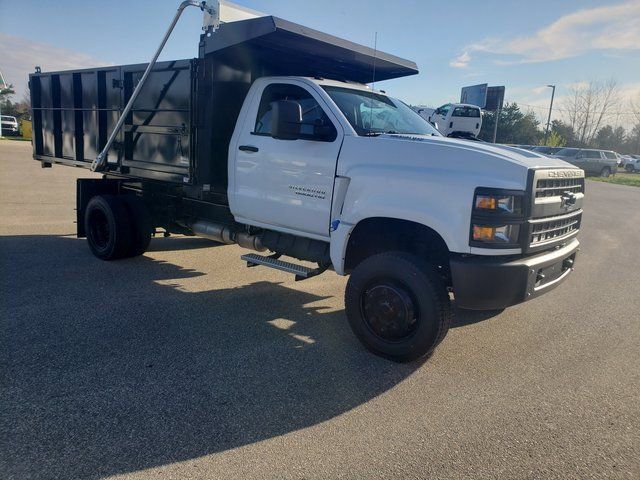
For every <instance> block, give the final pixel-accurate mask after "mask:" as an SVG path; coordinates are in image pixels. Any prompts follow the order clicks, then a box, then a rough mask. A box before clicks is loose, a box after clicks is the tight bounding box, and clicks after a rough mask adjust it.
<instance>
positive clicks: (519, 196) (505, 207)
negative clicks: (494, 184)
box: [469, 188, 525, 248]
mask: <svg viewBox="0 0 640 480" xmlns="http://www.w3.org/2000/svg"><path fill="white" fill-rule="evenodd" d="M524 198H525V192H523V191H520V190H502V189H496V188H477V189H476V191H475V195H474V197H473V205H472V208H473V211H472V214H471V231H470V235H469V243H470V245H471V246H473V247H480V248H518V247H519V246H520V242H519V241H520V231H521V228H520V227H521V225H522V223H523V222H524V205H525V201H524Z"/></svg>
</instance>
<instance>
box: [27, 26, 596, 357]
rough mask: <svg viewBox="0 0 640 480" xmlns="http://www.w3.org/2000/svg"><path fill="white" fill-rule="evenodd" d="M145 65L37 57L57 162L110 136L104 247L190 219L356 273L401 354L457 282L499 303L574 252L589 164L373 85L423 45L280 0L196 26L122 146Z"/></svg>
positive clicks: (353, 307) (468, 303)
mask: <svg viewBox="0 0 640 480" xmlns="http://www.w3.org/2000/svg"><path fill="white" fill-rule="evenodd" d="M310 52H312V53H313V55H314V59H315V61H314V62H310V61H309V55H310ZM145 69H146V65H125V66H109V67H100V68H96V69H85V70H81V71H72V72H48V73H46V72H37V73H35V74H33V75H31V77H30V91H31V96H32V105H33V118H34V132H33V135H34V139H33V140H34V141H33V147H34V158H35V159H36V160H38V161H40V162H41V163H42V165H43V167H51V166H52V165H54V164H62V165H71V166H74V167H84V168H89V167H90V166H91V165H92V163H93V161H94V160H95V159H96V155H97V153H98V152H99V151H100V149H105V150H107V149H108V150H109V154H108V156H107V157H106V162H105V163H104V165H102V166H101V171H102V173H103V178H101V179H83V180H80V181H79V182H78V186H77V189H78V191H77V205H76V210H77V224H78V230H77V235H78V237H86V238H87V240H88V245H89V248H90V249H91V251H92V252H93V253H94V255H95V256H96V257H98V258H100V259H102V260H108V261H112V260H117V259H120V258H126V257H135V256H138V255H142V254H143V253H144V252H145V250H146V249H147V247H148V245H149V242H150V240H151V237H152V236H153V235H155V234H157V233H161V234H164V235H171V234H182V235H198V236H202V237H206V238H210V239H213V240H215V241H217V242H221V243H225V244H237V245H239V246H241V247H243V248H246V249H249V250H253V251H255V252H258V253H247V254H244V255H242V257H241V258H242V259H243V260H244V261H246V263H247V266H256V265H261V266H266V267H270V268H276V269H278V270H282V271H285V272H288V273H292V274H294V275H295V278H296V280H304V279H307V278H311V277H313V276H317V275H320V274H323V272H325V271H327V270H333V271H334V272H335V273H337V274H338V275H348V276H349V279H348V281H347V284H346V290H345V312H346V317H347V320H348V322H349V325H350V326H351V328H352V330H353V332H354V333H355V335H356V336H357V337H358V338H359V339H360V340H361V342H362V343H363V344H364V345H365V347H366V348H368V349H370V350H371V351H373V352H374V353H376V354H378V355H382V356H385V357H387V358H390V359H392V360H394V361H410V360H414V359H416V358H420V357H424V356H428V355H429V354H431V352H433V350H434V349H435V348H436V347H437V345H438V344H439V343H440V342H441V341H442V340H443V338H444V337H445V335H446V333H447V331H448V328H449V325H450V322H451V315H452V313H451V312H452V308H453V303H454V302H455V304H456V305H457V306H458V307H459V308H468V309H476V310H495V309H501V308H505V307H508V306H510V305H514V304H516V303H520V302H524V301H527V300H530V299H533V298H535V297H537V296H539V295H542V294H544V293H546V292H548V291H550V290H551V289H553V288H555V287H557V286H558V285H560V284H561V283H562V282H563V281H565V280H566V279H567V278H568V276H569V275H570V274H571V272H572V271H573V268H574V261H575V258H576V255H577V251H578V246H579V243H578V240H577V239H576V236H577V234H578V232H579V228H580V222H581V217H582V202H583V198H584V172H583V171H582V170H581V169H579V168H576V167H574V166H572V165H570V164H568V163H566V162H564V161H562V160H559V159H555V158H549V157H546V156H543V155H539V154H536V153H533V152H528V151H523V150H520V149H517V148H511V147H502V146H496V145H491V144H485V143H480V142H465V141H463V140H457V139H454V138H447V137H446V136H444V135H443V134H442V133H441V132H438V130H436V129H435V128H433V127H432V126H431V125H430V124H429V123H428V122H425V121H424V119H423V118H421V117H420V116H419V115H418V114H417V113H416V112H415V111H413V110H412V109H411V108H410V107H408V106H407V105H406V104H405V103H404V102H402V101H400V100H398V99H396V98H394V97H392V96H390V95H387V94H386V93H384V92H382V91H375V90H373V89H372V88H370V87H369V86H368V85H367V82H369V81H370V80H371V78H372V76H371V74H372V72H373V71H375V75H376V78H377V81H384V80H390V79H394V78H399V77H402V76H406V75H412V74H415V73H417V72H418V70H417V67H416V65H415V64H414V63H413V62H411V61H408V60H403V59H400V58H398V57H395V56H393V55H389V54H385V53H383V52H379V51H376V50H373V49H370V48H367V47H364V46H361V45H356V44H353V43H351V42H348V41H346V40H343V39H339V38H336V37H332V36H330V35H327V34H324V33H322V32H317V31H315V30H312V29H309V28H306V27H302V26H300V25H296V24H293V23H291V22H287V21H285V20H282V19H278V18H276V17H261V18H255V19H250V20H243V21H238V22H232V23H227V24H224V25H221V26H220V29H219V30H218V31H217V32H215V33H214V34H212V35H203V36H202V37H201V42H200V55H199V58H198V59H193V60H182V61H175V62H163V63H160V64H157V65H156V66H155V67H154V68H153V69H152V71H150V73H149V77H148V81H147V84H146V85H144V86H143V87H141V94H140V96H139V97H138V98H137V99H135V98H134V102H133V107H132V109H131V114H130V115H127V116H126V118H125V120H124V127H123V129H122V131H121V132H118V142H117V143H114V144H113V145H112V148H111V149H109V146H108V144H107V141H106V133H107V132H108V131H109V129H110V128H112V126H113V124H114V118H115V117H117V114H118V112H120V111H122V110H123V103H124V102H128V101H129V99H130V98H132V92H133V86H134V85H135V84H136V82H139V81H140V78H144V74H143V73H142V72H143V71H145ZM65 102H66V103H65ZM451 107H452V108H450V109H449V110H450V112H449V113H448V114H447V115H449V114H450V113H453V110H454V109H455V108H458V107H453V106H451ZM467 107H468V106H464V105H463V106H461V107H460V108H467ZM63 111H64V112H67V111H68V112H70V114H65V115H66V116H65V117H64V119H65V121H64V122H63V121H62V114H61V112H63ZM107 112H110V113H109V115H107ZM447 118H452V117H451V116H450V115H449V116H447ZM461 118H467V119H469V118H475V121H477V122H479V121H480V117H479V116H478V117H472V116H471V115H469V116H467V117H462V116H461ZM459 128H461V127H459ZM477 128H478V129H479V128H480V125H479V124H478V127H477ZM260 252H267V253H266V254H259V253H260ZM300 261H303V262H311V263H312V264H315V266H314V267H309V266H307V265H306V264H304V263H300Z"/></svg>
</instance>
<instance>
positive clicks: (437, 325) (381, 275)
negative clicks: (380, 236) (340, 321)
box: [345, 252, 451, 362]
mask: <svg viewBox="0 0 640 480" xmlns="http://www.w3.org/2000/svg"><path fill="white" fill-rule="evenodd" d="M345 306H346V313H347V318H348V320H349V325H350V326H351V329H352V330H353V332H354V334H355V335H356V336H357V337H358V339H359V340H360V341H361V342H362V343H363V344H364V346H365V347H367V348H368V349H369V350H371V351H372V352H374V353H376V354H378V355H381V356H383V357H386V358H389V359H391V360H394V361H398V362H408V361H411V360H415V359H418V358H420V357H424V356H428V355H430V354H431V353H432V352H433V350H434V349H435V348H436V346H437V345H438V344H439V343H440V342H441V341H442V339H443V338H444V337H445V335H446V334H447V331H448V329H449V324H450V322H451V305H450V301H449V295H448V293H447V290H446V287H445V284H444V282H443V281H442V279H441V278H440V276H439V275H438V273H437V272H436V270H435V268H433V267H432V266H431V265H429V264H427V263H426V262H424V261H422V260H421V259H420V258H419V257H417V256H415V255H412V254H409V253H404V252H388V253H381V254H377V255H373V256H371V257H369V258H367V259H366V260H364V261H363V262H362V263H361V264H360V265H358V267H357V268H356V269H355V270H354V271H353V273H352V274H351V276H350V277H349V281H348V283H347V289H346V294H345Z"/></svg>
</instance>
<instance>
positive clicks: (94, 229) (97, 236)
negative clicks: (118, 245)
mask: <svg viewBox="0 0 640 480" xmlns="http://www.w3.org/2000/svg"><path fill="white" fill-rule="evenodd" d="M88 233H89V235H90V238H91V242H92V243H93V244H94V245H95V247H96V248H98V249H99V250H104V249H105V248H107V245H109V240H110V239H111V231H110V229H109V221H108V220H107V216H106V215H105V214H104V212H103V211H101V210H97V209H96V210H93V211H92V212H91V214H90V215H89V232H88Z"/></svg>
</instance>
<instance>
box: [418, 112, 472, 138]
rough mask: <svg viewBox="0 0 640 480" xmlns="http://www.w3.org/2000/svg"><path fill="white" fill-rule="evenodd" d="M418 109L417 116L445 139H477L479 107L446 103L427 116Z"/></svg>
mask: <svg viewBox="0 0 640 480" xmlns="http://www.w3.org/2000/svg"><path fill="white" fill-rule="evenodd" d="M427 113H428V109H420V110H419V111H418V114H419V115H420V116H421V117H422V118H425V119H426V120H427V121H428V122H429V123H431V124H432V125H433V126H434V127H436V128H437V129H438V131H439V132H440V133H441V134H442V135H444V136H447V137H456V138H463V137H464V138H468V137H477V136H478V134H479V133H480V128H481V127H482V113H481V111H480V107H478V106H476V105H469V104H466V103H447V104H445V105H442V106H441V107H438V108H436V109H435V110H434V111H433V113H430V114H428V115H427Z"/></svg>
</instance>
